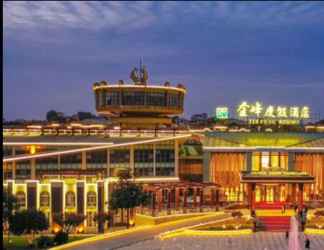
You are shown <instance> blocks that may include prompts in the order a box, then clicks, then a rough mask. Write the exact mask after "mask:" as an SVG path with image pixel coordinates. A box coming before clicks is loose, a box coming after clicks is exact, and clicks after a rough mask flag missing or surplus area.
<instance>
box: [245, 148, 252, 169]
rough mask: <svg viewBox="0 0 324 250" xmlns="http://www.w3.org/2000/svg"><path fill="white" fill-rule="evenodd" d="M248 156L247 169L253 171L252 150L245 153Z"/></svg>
mask: <svg viewBox="0 0 324 250" xmlns="http://www.w3.org/2000/svg"><path fill="white" fill-rule="evenodd" d="M245 157H246V171H247V172H251V171H252V152H247V153H246V154H245Z"/></svg>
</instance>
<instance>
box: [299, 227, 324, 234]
mask: <svg viewBox="0 0 324 250" xmlns="http://www.w3.org/2000/svg"><path fill="white" fill-rule="evenodd" d="M304 233H305V234H316V235H324V229H315V228H306V229H305V231H304Z"/></svg>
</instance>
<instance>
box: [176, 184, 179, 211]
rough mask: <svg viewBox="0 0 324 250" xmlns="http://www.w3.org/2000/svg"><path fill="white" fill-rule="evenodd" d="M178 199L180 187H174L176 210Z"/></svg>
mask: <svg viewBox="0 0 324 250" xmlns="http://www.w3.org/2000/svg"><path fill="white" fill-rule="evenodd" d="M179 199H180V189H179V188H177V187H176V188H175V209H176V210H178V209H179V201H180V200H179Z"/></svg>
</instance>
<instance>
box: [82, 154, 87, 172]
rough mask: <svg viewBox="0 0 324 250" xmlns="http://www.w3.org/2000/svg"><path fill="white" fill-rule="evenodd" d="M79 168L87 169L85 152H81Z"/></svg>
mask: <svg viewBox="0 0 324 250" xmlns="http://www.w3.org/2000/svg"><path fill="white" fill-rule="evenodd" d="M81 169H82V170H85V169H87V152H85V151H83V152H81Z"/></svg>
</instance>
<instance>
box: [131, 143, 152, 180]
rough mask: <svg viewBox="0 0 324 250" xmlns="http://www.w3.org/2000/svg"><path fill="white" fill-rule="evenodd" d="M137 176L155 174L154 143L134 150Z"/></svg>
mask: <svg viewBox="0 0 324 250" xmlns="http://www.w3.org/2000/svg"><path fill="white" fill-rule="evenodd" d="M134 168H135V170H134V171H135V173H134V174H135V176H153V175H154V170H153V169H154V151H153V147H152V145H147V146H146V147H145V146H142V147H141V148H139V149H135V150H134Z"/></svg>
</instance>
